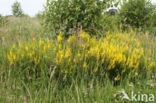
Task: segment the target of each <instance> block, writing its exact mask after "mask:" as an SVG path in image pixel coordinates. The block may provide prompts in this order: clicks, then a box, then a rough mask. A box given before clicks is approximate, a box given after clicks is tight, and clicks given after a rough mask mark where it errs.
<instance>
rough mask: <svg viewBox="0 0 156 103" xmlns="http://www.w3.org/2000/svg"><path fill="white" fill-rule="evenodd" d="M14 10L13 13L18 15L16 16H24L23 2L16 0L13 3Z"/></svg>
mask: <svg viewBox="0 0 156 103" xmlns="http://www.w3.org/2000/svg"><path fill="white" fill-rule="evenodd" d="M12 12H13V15H14V16H16V17H20V16H23V15H24V14H23V11H22V8H21V4H20V3H19V2H18V1H16V2H15V3H14V4H13V5H12Z"/></svg>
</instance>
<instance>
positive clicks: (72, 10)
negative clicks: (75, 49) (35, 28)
mask: <svg viewBox="0 0 156 103" xmlns="http://www.w3.org/2000/svg"><path fill="white" fill-rule="evenodd" d="M112 1H115V0H112ZM109 4H110V0H47V4H46V6H45V10H44V12H43V16H42V21H43V22H42V25H43V27H44V28H45V30H46V31H47V32H48V33H50V34H56V35H57V34H58V32H60V31H61V32H62V34H64V35H65V36H68V35H69V34H76V33H75V32H77V31H79V29H83V30H84V31H86V32H89V33H90V34H97V31H100V30H102V24H101V20H102V16H103V12H104V10H106V8H108V7H109V6H110V5H109Z"/></svg>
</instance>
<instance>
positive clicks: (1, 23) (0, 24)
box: [0, 15, 7, 27]
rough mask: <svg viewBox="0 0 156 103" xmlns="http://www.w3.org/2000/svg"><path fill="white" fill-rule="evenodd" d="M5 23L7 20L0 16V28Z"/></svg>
mask: <svg viewBox="0 0 156 103" xmlns="http://www.w3.org/2000/svg"><path fill="white" fill-rule="evenodd" d="M6 23H7V19H6V18H5V17H3V16H2V15H0V27H1V26H4V25H5V24H6Z"/></svg>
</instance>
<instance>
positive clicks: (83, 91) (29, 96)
mask: <svg viewBox="0 0 156 103" xmlns="http://www.w3.org/2000/svg"><path fill="white" fill-rule="evenodd" d="M123 34H131V35H133V34H135V32H131V33H123ZM34 38H35V40H36V42H40V38H41V39H42V40H45V39H47V38H49V40H50V41H51V42H52V43H56V42H55V40H52V39H51V38H50V37H48V36H44V35H43V32H42V28H41V26H40V23H39V20H38V19H36V18H29V17H24V18H15V17H9V18H8V23H7V24H6V25H4V26H2V27H0V70H1V72H0V102H1V103H10V102H11V103H23V102H24V103H131V102H135V101H128V100H123V101H122V100H121V96H123V94H122V93H121V92H122V91H125V92H126V93H127V94H128V95H129V96H131V92H132V91H133V92H134V93H135V94H137V97H138V95H140V94H148V95H149V94H154V96H155V98H154V99H155V100H154V101H156V68H155V66H153V67H152V68H151V69H150V70H147V72H146V71H144V72H143V73H141V72H138V74H137V75H139V76H136V77H135V78H131V75H126V77H125V78H120V81H119V82H116V81H114V80H111V79H110V77H109V75H105V76H104V77H103V78H102V77H100V75H86V74H85V72H84V73H83V72H82V73H81V71H79V72H78V73H75V74H80V75H75V74H74V76H68V75H60V76H57V75H55V74H56V73H55V71H54V69H55V68H56V69H58V68H57V67H55V65H54V64H53V65H50V66H47V65H49V64H48V62H46V59H43V58H42V59H41V64H40V65H39V66H38V67H36V68H35V69H38V68H40V67H44V68H43V69H44V70H45V71H46V70H47V71H48V70H50V69H52V71H48V72H44V73H43V74H42V76H39V77H36V75H32V76H29V73H28V72H26V70H29V69H32V67H33V66H32V65H33V64H32V65H29V63H28V62H29V61H27V59H26V58H25V59H24V61H23V62H22V63H23V64H22V63H20V64H18V63H17V64H18V65H14V63H13V64H11V63H10V62H8V60H7V59H6V58H7V56H6V55H7V53H8V52H9V50H10V48H12V47H13V45H15V48H16V47H17V48H19V47H18V46H17V45H19V43H23V45H24V44H26V45H28V48H29V43H28V42H31V41H33V39H34ZM58 40H61V39H59V38H58ZM135 40H136V41H137V40H138V41H140V45H141V48H143V50H144V54H143V55H142V56H144V57H145V58H146V57H148V55H150V56H151V59H150V61H152V62H153V63H155V62H156V37H155V36H154V35H149V34H148V33H137V34H136V36H135V37H134V41H135ZM123 41H124V40H123ZM66 42H67V41H66V40H62V44H61V43H60V44H61V45H63V46H64V45H66ZM126 43H127V42H126ZM131 43H132V44H133V42H131ZM58 44H59V43H58ZM56 45H57V44H56ZM56 45H55V46H56ZM86 45H87V44H86ZM24 46H25V45H24ZM134 48H135V47H134ZM39 50H41V51H42V50H43V48H42V49H39ZM14 53H16V52H14ZM56 53H57V52H56ZM84 53H85V51H84ZM24 55H26V52H24ZM56 55H57V54H56ZM129 55H131V54H129ZM59 57H60V56H59ZM19 59H20V60H21V58H19ZM22 60H23V59H22ZM22 60H21V61H22ZM45 64H47V65H45ZM23 65H24V67H23ZM61 65H62V67H61V68H64V66H65V65H63V64H61ZM79 65H81V64H79ZM154 65H155V64H154ZM69 66H71V65H69ZM84 67H85V66H84ZM145 67H147V65H145ZM76 68H78V66H77V67H76ZM147 69H148V68H147ZM25 73H26V75H24V74H25ZM27 73H28V74H27ZM22 74H23V75H22ZM144 74H146V75H144ZM137 100H138V99H137ZM145 101H146V99H145V98H144V101H140V103H143V102H145ZM147 102H149V101H147ZM151 103H152V102H151ZM153 103H154V102H153Z"/></svg>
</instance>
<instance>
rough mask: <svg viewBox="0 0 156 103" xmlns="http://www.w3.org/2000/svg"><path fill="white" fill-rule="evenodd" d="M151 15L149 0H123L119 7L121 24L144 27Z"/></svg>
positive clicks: (151, 8) (151, 9)
mask: <svg viewBox="0 0 156 103" xmlns="http://www.w3.org/2000/svg"><path fill="white" fill-rule="evenodd" d="M152 15H153V6H152V3H151V1H150V0H128V1H127V0H123V4H122V5H121V9H120V19H121V22H122V23H123V24H125V25H124V26H126V25H130V26H132V27H135V28H140V27H141V28H144V27H145V26H149V25H150V22H149V20H150V18H151V16H152Z"/></svg>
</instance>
